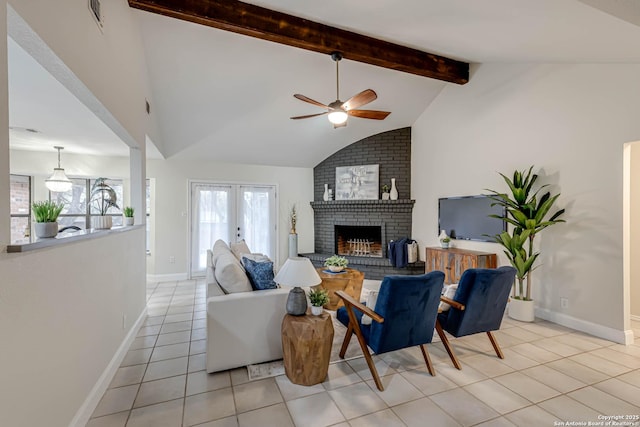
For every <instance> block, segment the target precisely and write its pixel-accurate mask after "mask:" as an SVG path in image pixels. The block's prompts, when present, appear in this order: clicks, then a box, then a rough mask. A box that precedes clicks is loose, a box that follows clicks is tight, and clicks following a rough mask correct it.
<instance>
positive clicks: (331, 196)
mask: <svg viewBox="0 0 640 427" xmlns="http://www.w3.org/2000/svg"><path fill="white" fill-rule="evenodd" d="M329 200H333V190H332V189H329Z"/></svg>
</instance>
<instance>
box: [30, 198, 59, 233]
mask: <svg viewBox="0 0 640 427" xmlns="http://www.w3.org/2000/svg"><path fill="white" fill-rule="evenodd" d="M63 207H64V205H63V204H62V203H60V204H58V203H56V202H52V201H50V200H45V201H44V202H33V205H32V206H31V208H32V209H33V217H34V219H35V220H36V226H35V228H36V237H38V238H47V237H56V235H57V234H58V215H60V212H62V208H63Z"/></svg>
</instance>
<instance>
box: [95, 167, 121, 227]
mask: <svg viewBox="0 0 640 427" xmlns="http://www.w3.org/2000/svg"><path fill="white" fill-rule="evenodd" d="M106 180H107V178H98V179H96V182H94V183H93V186H92V187H91V205H92V206H93V207H95V208H96V209H97V211H98V213H99V214H100V216H96V217H93V228H95V229H98V230H101V229H110V228H111V226H112V225H113V220H112V218H111V216H108V215H107V211H108V210H109V208H110V207H112V206H113V207H115V208H116V209H120V207H119V206H118V204H117V201H118V196H117V195H116V192H115V190H114V189H113V188H111V186H110V185H109V184H107V183H106Z"/></svg>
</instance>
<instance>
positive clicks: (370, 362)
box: [341, 305, 384, 391]
mask: <svg viewBox="0 0 640 427" xmlns="http://www.w3.org/2000/svg"><path fill="white" fill-rule="evenodd" d="M347 313H348V314H349V326H350V327H351V328H352V329H353V333H355V334H356V337H357V338H358V342H359V343H360V348H361V349H362V355H363V356H364V360H366V361H367V366H369V370H370V371H371V376H372V377H373V381H374V382H375V383H376V387H378V390H380V391H384V386H383V385H382V381H380V376H379V375H378V370H377V369H376V365H375V363H373V359H372V358H371V354H369V348H368V347H367V343H366V342H365V341H364V337H363V336H362V331H361V330H360V325H359V324H358V320H357V319H356V315H355V314H354V313H353V309H352V308H351V307H350V306H349V305H347ZM347 332H348V331H347ZM345 339H346V338H345ZM347 345H348V343H347ZM342 346H343V348H344V342H343V343H342ZM341 351H342V350H341Z"/></svg>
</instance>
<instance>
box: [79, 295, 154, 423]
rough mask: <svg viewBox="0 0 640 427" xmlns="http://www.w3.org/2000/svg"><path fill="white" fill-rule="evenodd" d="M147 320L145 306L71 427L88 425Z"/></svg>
mask: <svg viewBox="0 0 640 427" xmlns="http://www.w3.org/2000/svg"><path fill="white" fill-rule="evenodd" d="M146 318H147V307H146V305H145V307H144V309H143V310H142V313H140V316H139V317H138V320H136V323H135V324H134V325H133V326H132V327H131V329H129V333H127V336H126V337H125V338H124V340H122V344H120V347H118V350H117V351H116V353H115V354H114V355H113V358H111V362H109V364H108V365H107V367H106V368H105V370H104V372H103V373H102V375H100V378H98V381H97V382H96V383H95V385H94V386H93V388H92V389H91V391H90V392H89V394H88V395H87V398H86V399H85V400H84V402H83V403H82V405H81V406H80V408H79V409H78V412H76V415H75V416H74V417H73V419H72V420H71V422H70V423H69V427H84V426H85V425H86V424H87V422H88V421H89V419H90V418H91V415H92V414H93V411H94V410H95V409H96V407H97V406H98V403H100V399H102V396H103V395H104V393H105V392H106V391H107V388H108V387H109V384H110V383H111V380H113V377H114V376H115V374H116V372H117V370H118V368H119V367H120V364H121V363H122V361H123V360H124V357H125V356H126V354H127V351H129V347H131V344H132V343H133V340H134V339H135V338H136V335H137V334H138V331H139V330H140V327H141V326H142V324H143V323H144V321H145V320H146Z"/></svg>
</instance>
